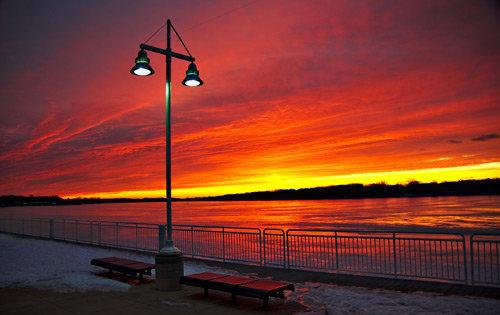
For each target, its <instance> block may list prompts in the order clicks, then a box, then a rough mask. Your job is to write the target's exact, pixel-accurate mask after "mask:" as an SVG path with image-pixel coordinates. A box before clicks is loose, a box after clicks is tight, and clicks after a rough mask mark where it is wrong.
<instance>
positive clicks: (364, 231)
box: [286, 229, 463, 236]
mask: <svg viewBox="0 0 500 315" xmlns="http://www.w3.org/2000/svg"><path fill="white" fill-rule="evenodd" d="M286 231H287V233H288V232H330V233H335V232H337V233H377V234H425V235H433V234H436V235H456V236H463V234H462V233H457V232H447V231H437V232H430V231H402V230H357V229H353V230H344V229H338V230H337V229H288V230H286Z"/></svg>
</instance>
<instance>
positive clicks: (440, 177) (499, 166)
mask: <svg viewBox="0 0 500 315" xmlns="http://www.w3.org/2000/svg"><path fill="white" fill-rule="evenodd" d="M498 177H500V162H492V163H483V164H475V165H466V166H455V167H444V168H428V169H419V170H404V171H391V172H373V173H358V174H348V175H332V176H322V177H309V178H299V177H292V176H282V175H279V174H271V175H266V176H262V177H256V178H253V179H252V182H253V183H252V184H239V185H220V186H205V187H192V188H180V189H173V190H172V195H173V197H174V198H189V197H202V196H218V195H225V194H236V193H245V192H253V191H266V190H277V189H299V188H311V187H319V186H331V185H345V184H352V183H359V184H373V183H379V182H385V183H387V184H391V185H392V184H398V183H406V182H408V181H410V180H417V181H419V182H423V183H426V182H433V181H436V182H445V181H458V180H466V179H485V178H498ZM164 196H165V190H137V191H134V190H130V191H117V192H97V193H87V194H78V195H65V196H63V198H78V197H82V198H147V197H151V198H155V197H164Z"/></svg>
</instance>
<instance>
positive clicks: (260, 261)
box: [259, 228, 265, 266]
mask: <svg viewBox="0 0 500 315" xmlns="http://www.w3.org/2000/svg"><path fill="white" fill-rule="evenodd" d="M264 242H265V240H264ZM264 246H265V245H264ZM264 255H265V253H264ZM264 259H265V257H264ZM259 264H260V265H261V266H262V231H261V230H260V228H259Z"/></svg>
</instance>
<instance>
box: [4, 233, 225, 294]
mask: <svg viewBox="0 0 500 315" xmlns="http://www.w3.org/2000/svg"><path fill="white" fill-rule="evenodd" d="M108 256H119V257H123V258H129V259H134V260H140V261H144V262H149V263H154V257H153V256H151V255H147V254H140V253H133V252H127V251H121V250H114V249H106V248H99V247H92V246H86V245H77V244H69V243H63V242H56V241H49V240H39V239H33V238H22V237H14V236H11V235H7V234H2V233H0V287H8V286H17V287H33V288H40V289H52V290H56V291H60V292H70V291H89V290H97V291H126V290H128V289H129V288H130V285H129V284H126V283H123V282H120V281H117V280H113V279H107V278H103V277H98V276H96V275H95V274H94V273H96V272H102V271H103V270H104V269H102V268H100V267H96V266H92V265H91V264H90V260H91V259H93V258H100V257H108ZM184 269H185V273H186V274H192V273H197V272H203V271H207V270H212V271H217V270H218V269H217V268H214V267H209V266H205V265H203V264H193V263H190V262H186V263H185V264H184ZM153 274H154V271H153Z"/></svg>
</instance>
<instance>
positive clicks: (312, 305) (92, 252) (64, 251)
mask: <svg viewBox="0 0 500 315" xmlns="http://www.w3.org/2000/svg"><path fill="white" fill-rule="evenodd" d="M105 256H120V257H126V258H131V259H137V260H142V261H149V262H153V257H151V256H149V255H141V254H134V253H129V252H124V251H118V250H109V249H102V248H96V247H89V246H80V245H73V244H67V243H62V242H55V241H45V240H35V239H29V238H17V237H13V236H10V235H5V234H1V233H0V287H11V286H16V287H32V288H41V289H52V290H56V291H62V292H67V291H82V292H84V291H88V290H101V291H112V290H118V291H127V290H128V289H129V288H130V286H129V285H128V284H125V283H123V282H120V281H117V280H112V279H107V278H103V277H98V276H96V275H94V272H99V271H102V269H101V268H98V267H94V266H91V265H90V263H89V262H90V260H91V259H92V258H96V257H105ZM184 268H185V274H192V273H196V272H202V271H212V272H225V273H231V274H236V273H237V272H235V271H232V270H223V269H220V268H216V267H210V266H206V265H204V264H201V263H193V262H186V263H185V267H184ZM287 299H288V300H291V301H297V302H299V303H301V304H303V305H305V306H306V307H307V308H308V309H309V310H310V311H309V312H308V313H309V314H398V315H402V314H499V313H500V301H499V300H494V299H486V298H477V297H464V296H447V295H442V294H435V293H424V292H416V293H402V292H396V291H388V290H374V289H365V288H355V287H342V286H335V285H327V284H320V283H309V282H306V283H299V284H296V291H295V292H292V293H289V294H288V295H287Z"/></svg>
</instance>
